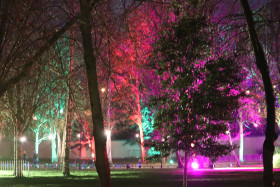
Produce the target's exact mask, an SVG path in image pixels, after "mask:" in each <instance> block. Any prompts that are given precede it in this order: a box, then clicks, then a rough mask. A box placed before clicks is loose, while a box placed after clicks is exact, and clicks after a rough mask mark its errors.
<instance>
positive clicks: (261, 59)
mask: <svg viewBox="0 0 280 187" xmlns="http://www.w3.org/2000/svg"><path fill="white" fill-rule="evenodd" d="M240 1H241V4H242V7H243V9H244V14H245V17H246V20H247V25H248V30H249V35H250V39H251V43H252V45H253V49H254V54H255V58H256V65H257V67H258V70H259V71H260V73H261V75H262V80H263V84H264V90H265V100H266V106H267V124H266V131H265V140H264V144H263V166H264V176H263V179H264V186H265V187H273V186H275V180H274V174H273V153H274V149H275V147H274V142H275V141H276V139H277V138H278V135H277V134H276V132H275V96H274V91H273V87H272V82H271V78H270V75H269V68H268V64H267V61H266V58H265V55H264V51H263V48H262V46H261V44H260V42H259V38H258V35H257V32H256V29H255V24H254V21H253V16H252V11H251V9H250V6H249V3H248V1H247V0H240Z"/></svg>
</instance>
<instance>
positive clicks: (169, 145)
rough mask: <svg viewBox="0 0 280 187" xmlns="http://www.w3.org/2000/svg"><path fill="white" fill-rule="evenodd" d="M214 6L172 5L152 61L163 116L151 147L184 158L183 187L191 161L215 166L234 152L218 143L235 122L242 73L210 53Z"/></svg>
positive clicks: (158, 118)
mask: <svg viewBox="0 0 280 187" xmlns="http://www.w3.org/2000/svg"><path fill="white" fill-rule="evenodd" d="M209 6H210V4H208V3H205V2H204V1H200V2H192V3H184V2H181V4H177V3H174V4H172V7H171V10H173V11H174V14H171V15H170V19H169V20H168V21H167V22H166V23H165V25H164V26H163V27H162V28H163V31H162V32H161V33H160V34H159V36H158V40H157V41H156V43H155V45H154V46H155V52H154V54H153V56H152V62H153V65H154V67H155V69H156V72H157V73H158V75H159V76H160V78H161V91H162V93H161V94H159V95H156V98H155V100H154V102H153V103H154V104H155V106H157V109H158V112H157V115H156V119H155V125H154V128H155V132H154V139H153V140H152V142H151V145H152V147H154V148H155V150H158V151H160V152H161V154H160V155H157V156H159V157H165V156H168V155H169V154H170V152H172V151H174V152H175V151H178V150H182V151H184V152H185V155H184V157H185V159H184V160H185V167H184V180H183V186H184V187H185V186H187V178H186V176H187V165H188V162H189V160H190V159H195V156H196V155H202V156H206V157H209V158H210V160H211V161H212V162H215V161H216V160H217V159H218V157H219V156H222V155H226V154H229V153H230V151H231V150H232V146H231V145H230V144H229V143H222V142H220V141H218V139H219V138H222V136H224V134H226V131H227V130H228V124H229V123H231V122H232V121H233V117H234V115H233V114H234V113H236V112H237V109H238V98H239V97H240V95H241V92H240V88H239V84H240V82H241V80H242V74H239V72H240V67H239V66H238V65H237V64H236V63H235V62H234V61H233V60H232V59H231V58H229V57H227V56H225V55H221V54H217V55H213V54H212V53H211V52H212V50H211V49H212V48H213V43H212V42H211V41H213V38H214V37H213V35H212V33H211V32H210V31H211V30H213V27H210V26H211V25H210V22H209V20H210V18H209V15H208V11H209ZM202 12H203V13H202ZM171 13H172V12H171ZM210 28H211V29H210ZM155 157H156V156H154V158H155Z"/></svg>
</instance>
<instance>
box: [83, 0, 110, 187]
mask: <svg viewBox="0 0 280 187" xmlns="http://www.w3.org/2000/svg"><path fill="white" fill-rule="evenodd" d="M94 2H95V3H97V2H98V1H94ZM92 6H94V5H92ZM80 9H81V22H80V29H81V32H82V40H83V49H84V61H85V66H86V71H87V79H88V89H89V97H90V106H91V111H92V122H93V136H94V141H95V149H96V169H97V173H98V176H99V185H100V186H101V187H111V186H112V185H111V179H110V168H109V163H108V158H107V149H106V136H105V135H104V124H103V115H102V110H101V102H100V96H99V91H98V90H99V89H98V82H97V72H96V58H95V56H94V53H93V46H92V38H91V24H90V16H91V14H90V5H89V1H88V0H80Z"/></svg>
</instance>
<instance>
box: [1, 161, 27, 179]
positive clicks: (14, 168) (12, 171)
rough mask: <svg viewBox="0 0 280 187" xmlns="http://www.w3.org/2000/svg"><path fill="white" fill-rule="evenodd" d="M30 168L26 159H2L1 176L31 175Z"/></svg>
mask: <svg viewBox="0 0 280 187" xmlns="http://www.w3.org/2000/svg"><path fill="white" fill-rule="evenodd" d="M29 169H30V164H29V162H27V161H26V160H17V161H15V160H0V176H17V177H29V173H30V170H29Z"/></svg>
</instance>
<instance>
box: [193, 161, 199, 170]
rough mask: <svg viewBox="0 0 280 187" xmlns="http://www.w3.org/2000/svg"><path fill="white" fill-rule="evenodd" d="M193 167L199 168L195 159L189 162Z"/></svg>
mask: <svg viewBox="0 0 280 187" xmlns="http://www.w3.org/2000/svg"><path fill="white" fill-rule="evenodd" d="M191 166H192V168H193V169H198V168H199V164H198V163H197V161H193V162H192V164H191Z"/></svg>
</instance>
